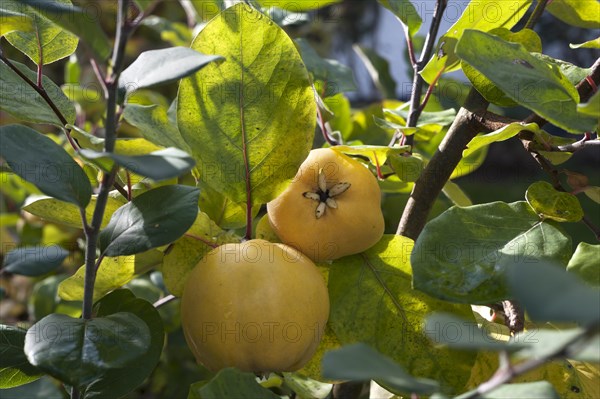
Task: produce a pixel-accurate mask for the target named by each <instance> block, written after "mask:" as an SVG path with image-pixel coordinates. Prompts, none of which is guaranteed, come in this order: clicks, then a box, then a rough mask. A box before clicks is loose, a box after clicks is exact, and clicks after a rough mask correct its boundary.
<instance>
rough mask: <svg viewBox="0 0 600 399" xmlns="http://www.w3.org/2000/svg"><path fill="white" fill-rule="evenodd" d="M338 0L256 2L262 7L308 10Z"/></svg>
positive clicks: (273, 0) (260, 0)
mask: <svg viewBox="0 0 600 399" xmlns="http://www.w3.org/2000/svg"><path fill="white" fill-rule="evenodd" d="M340 1H341V0H311V1H296V0H258V3H259V4H260V5H262V6H263V7H279V8H283V9H284V10H290V11H309V10H316V9H319V8H322V7H325V6H328V5H330V4H335V3H339V2H340Z"/></svg>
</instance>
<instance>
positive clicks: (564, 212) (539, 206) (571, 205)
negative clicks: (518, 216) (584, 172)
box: [525, 181, 583, 222]
mask: <svg viewBox="0 0 600 399" xmlns="http://www.w3.org/2000/svg"><path fill="white" fill-rule="evenodd" d="M525 198H526V199H527V202H528V203H529V205H531V207H532V208H533V210H534V211H536V212H537V214H538V215H540V217H542V218H548V219H552V220H556V221H557V222H578V221H580V220H581V218H582V217H583V209H582V208H581V204H580V203H579V200H578V199H577V197H576V196H574V195H573V194H571V193H565V192H560V191H557V190H556V189H555V188H554V187H552V184H550V183H548V182H546V181H538V182H535V183H533V184H531V185H530V186H529V187H528V188H527V192H526V193H525Z"/></svg>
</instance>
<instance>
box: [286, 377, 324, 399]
mask: <svg viewBox="0 0 600 399" xmlns="http://www.w3.org/2000/svg"><path fill="white" fill-rule="evenodd" d="M283 378H284V382H285V385H286V386H287V387H289V388H290V389H291V390H292V391H294V392H295V393H296V395H297V396H299V397H301V398H312V399H327V398H328V397H329V394H330V393H331V390H332V388H333V384H327V383H324V382H319V381H316V380H313V379H310V378H308V377H305V376H303V375H302V374H299V373H286V372H284V373H283Z"/></svg>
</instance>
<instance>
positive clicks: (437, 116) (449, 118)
mask: <svg viewBox="0 0 600 399" xmlns="http://www.w3.org/2000/svg"><path fill="white" fill-rule="evenodd" d="M408 112H409V111H408V109H406V106H404V105H401V106H400V107H398V108H396V109H387V108H384V109H383V113H384V114H385V115H386V116H396V117H400V118H402V119H401V121H406V120H408ZM454 118H456V110H455V109H454V108H450V109H446V110H444V111H436V112H421V116H419V120H418V121H417V126H416V127H424V126H428V125H440V126H448V125H450V124H451V123H452V122H454Z"/></svg>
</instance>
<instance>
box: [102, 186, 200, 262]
mask: <svg viewBox="0 0 600 399" xmlns="http://www.w3.org/2000/svg"><path fill="white" fill-rule="evenodd" d="M198 196H199V191H198V189H197V188H194V187H189V186H182V185H173V186H163V187H158V188H155V189H152V190H150V191H146V192H145V193H143V194H140V195H139V196H137V197H135V198H134V199H133V200H132V201H131V202H129V203H127V204H125V205H123V206H122V207H120V208H119V209H117V211H116V212H115V213H114V214H113V215H112V217H111V218H110V222H109V223H108V225H107V226H106V227H105V228H104V229H103V230H102V231H101V232H100V236H99V244H100V245H99V246H100V251H101V252H102V253H103V254H104V255H105V256H120V255H135V254H137V253H140V252H144V251H147V250H149V249H152V248H156V247H159V246H162V245H166V244H168V243H170V242H173V241H175V240H176V239H178V238H179V237H181V235H183V233H185V232H186V231H187V230H188V229H189V228H190V226H191V225H192V224H193V223H194V220H195V219H196V215H197V214H198ZM156 204H168V207H166V208H163V207H157V206H156Z"/></svg>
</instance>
